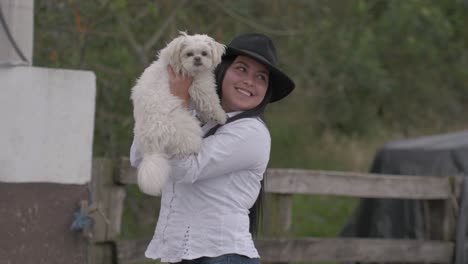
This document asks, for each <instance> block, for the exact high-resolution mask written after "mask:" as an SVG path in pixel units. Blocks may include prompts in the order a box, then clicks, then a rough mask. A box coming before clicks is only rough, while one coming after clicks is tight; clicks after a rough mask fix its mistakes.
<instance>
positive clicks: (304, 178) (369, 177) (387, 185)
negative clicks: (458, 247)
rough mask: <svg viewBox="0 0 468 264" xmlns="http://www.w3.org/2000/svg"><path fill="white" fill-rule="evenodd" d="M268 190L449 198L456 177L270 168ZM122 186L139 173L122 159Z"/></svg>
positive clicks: (272, 191) (400, 197)
mask: <svg viewBox="0 0 468 264" xmlns="http://www.w3.org/2000/svg"><path fill="white" fill-rule="evenodd" d="M266 175H267V176H266V179H267V180H266V186H265V188H266V191H267V192H271V193H285V194H288V193H289V194H294V193H299V194H322V195H338V196H350V197H363V198H394V199H428V200H430V199H449V198H451V196H452V195H453V194H454V192H453V190H452V187H451V186H452V185H451V182H453V178H454V177H434V176H408V175H388V174H372V173H357V172H339V171H319V170H301V169H268V171H267V174H266ZM117 181H118V182H120V183H122V184H136V170H135V169H134V168H132V167H131V166H130V162H129V161H128V159H127V158H124V159H122V162H121V164H120V175H119V177H118V179H117Z"/></svg>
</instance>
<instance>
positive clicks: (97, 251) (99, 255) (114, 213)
mask: <svg viewBox="0 0 468 264" xmlns="http://www.w3.org/2000/svg"><path fill="white" fill-rule="evenodd" d="M116 171H117V168H116V166H115V162H113V161H111V160H109V159H104V158H94V159H93V170H92V180H91V185H90V192H91V204H90V205H89V209H88V211H89V216H90V217H91V218H92V219H93V225H92V227H91V228H90V230H88V231H86V233H85V235H86V236H87V237H88V239H89V243H90V244H89V247H88V263H89V264H98V263H99V264H102V263H104V264H108V263H109V264H110V263H113V262H114V260H115V256H116V252H115V241H116V240H117V238H118V236H119V235H120V229H121V221H122V213H123V203H124V199H125V188H124V187H121V186H118V185H116V184H115V182H114V177H115V173H116Z"/></svg>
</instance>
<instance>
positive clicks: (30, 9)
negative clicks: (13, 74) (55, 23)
mask: <svg viewBox="0 0 468 264" xmlns="http://www.w3.org/2000/svg"><path fill="white" fill-rule="evenodd" d="M0 9H1V11H2V13H3V19H4V22H5V23H6V25H7V27H8V29H9V32H10V34H11V37H12V38H13V39H14V41H15V42H16V44H17V46H18V49H19V50H21V52H22V53H23V55H24V57H25V58H26V60H27V62H24V61H23V59H22V58H21V57H20V56H19V55H18V53H17V52H16V50H15V48H14V46H13V44H12V43H11V41H10V39H9V38H8V35H7V32H6V30H5V28H4V26H3V25H2V24H1V23H0V66H5V65H30V66H31V65H32V58H33V41H34V0H0Z"/></svg>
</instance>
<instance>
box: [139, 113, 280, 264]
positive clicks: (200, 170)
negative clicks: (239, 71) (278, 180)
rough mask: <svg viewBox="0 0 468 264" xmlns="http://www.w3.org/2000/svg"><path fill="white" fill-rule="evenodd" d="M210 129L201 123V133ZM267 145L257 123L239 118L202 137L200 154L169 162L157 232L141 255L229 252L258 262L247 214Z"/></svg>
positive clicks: (169, 258) (174, 258)
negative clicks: (170, 169) (169, 171)
mask: <svg viewBox="0 0 468 264" xmlns="http://www.w3.org/2000/svg"><path fill="white" fill-rule="evenodd" d="M235 114H237V113H230V114H228V115H230V116H232V115H235ZM213 126H214V123H213V122H208V123H207V124H206V125H204V126H203V131H204V133H206V132H208V130H209V129H210V128H212V127H213ZM135 143H136V141H135V140H134V142H133V144H132V147H131V151H130V161H131V164H132V166H134V167H138V165H139V163H140V161H141V154H140V153H139V150H138V146H137V145H136V144H135ZM270 145H271V138H270V133H269V131H268V129H267V128H266V126H265V124H264V123H263V122H262V121H261V119H259V118H242V119H239V120H236V121H233V122H231V123H228V124H226V125H224V126H221V127H220V128H219V129H218V131H217V132H216V134H214V135H212V136H209V137H207V138H205V139H204V140H203V144H202V148H201V151H200V152H199V153H197V154H191V155H187V156H185V157H183V158H172V159H171V160H170V163H171V166H172V172H171V174H170V177H169V180H168V182H167V183H166V185H165V187H164V188H163V190H162V198H161V209H160V212H159V219H158V223H157V225H156V231H155V234H154V237H153V239H152V241H151V242H150V244H149V245H148V248H147V249H146V252H145V256H146V257H148V258H152V259H158V258H160V259H161V261H162V262H179V261H181V260H182V259H195V258H199V257H215V256H220V255H223V254H229V253H235V254H240V255H245V256H247V257H251V258H258V257H259V255H258V252H257V250H256V248H255V246H254V243H253V240H252V236H251V234H250V232H249V216H248V214H249V209H250V208H251V207H252V205H253V204H254V202H255V201H256V199H257V196H258V194H259V191H260V181H261V180H262V178H263V174H264V172H265V170H266V167H267V164H268V160H269V158H270Z"/></svg>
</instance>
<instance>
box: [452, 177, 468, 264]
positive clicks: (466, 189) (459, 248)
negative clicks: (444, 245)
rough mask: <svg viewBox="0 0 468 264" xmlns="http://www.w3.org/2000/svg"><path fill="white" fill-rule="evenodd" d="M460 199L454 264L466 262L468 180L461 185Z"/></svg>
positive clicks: (467, 245)
mask: <svg viewBox="0 0 468 264" xmlns="http://www.w3.org/2000/svg"><path fill="white" fill-rule="evenodd" d="M462 186H463V188H462V192H461V197H460V208H459V213H458V222H457V230H456V240H455V241H456V245H455V262H454V263H455V264H465V263H467V262H468V244H467V243H466V240H467V239H466V235H467V233H466V229H467V225H468V180H467V179H465V180H464V182H463V184H462Z"/></svg>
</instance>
